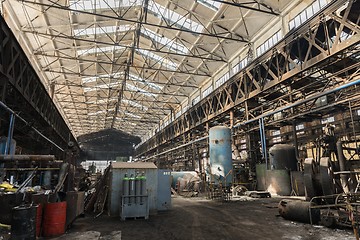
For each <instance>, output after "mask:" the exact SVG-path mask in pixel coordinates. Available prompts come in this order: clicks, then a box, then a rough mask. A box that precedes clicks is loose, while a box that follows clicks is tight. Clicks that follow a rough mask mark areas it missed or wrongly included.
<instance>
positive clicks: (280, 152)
mask: <svg viewBox="0 0 360 240" xmlns="http://www.w3.org/2000/svg"><path fill="white" fill-rule="evenodd" d="M269 155H270V167H271V169H276V170H290V171H297V159H296V153H295V147H294V146H292V145H289V144H276V145H274V146H272V147H271V148H270V149H269Z"/></svg>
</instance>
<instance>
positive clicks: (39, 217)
mask: <svg viewBox="0 0 360 240" xmlns="http://www.w3.org/2000/svg"><path fill="white" fill-rule="evenodd" d="M42 210H43V205H42V204H38V207H37V209H36V236H37V237H40V230H41V222H42Z"/></svg>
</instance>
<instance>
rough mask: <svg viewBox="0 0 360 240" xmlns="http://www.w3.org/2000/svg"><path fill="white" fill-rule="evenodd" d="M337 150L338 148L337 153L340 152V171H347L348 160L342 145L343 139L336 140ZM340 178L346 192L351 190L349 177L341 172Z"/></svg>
mask: <svg viewBox="0 0 360 240" xmlns="http://www.w3.org/2000/svg"><path fill="white" fill-rule="evenodd" d="M336 150H337V154H338V161H339V166H340V171H346V170H347V169H346V160H345V156H344V153H343V147H342V142H341V140H339V141H337V142H336ZM340 178H341V185H342V187H343V190H344V192H345V193H348V192H349V184H348V179H347V176H346V174H340Z"/></svg>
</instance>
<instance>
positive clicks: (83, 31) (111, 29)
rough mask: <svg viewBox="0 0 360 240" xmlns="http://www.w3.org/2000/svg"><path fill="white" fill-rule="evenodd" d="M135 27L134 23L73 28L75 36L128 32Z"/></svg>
mask: <svg viewBox="0 0 360 240" xmlns="http://www.w3.org/2000/svg"><path fill="white" fill-rule="evenodd" d="M133 29H135V27H134V25H130V24H122V25H119V26H104V27H88V28H78V29H73V31H74V36H75V37H80V36H92V35H95V34H96V35H98V34H113V33H116V32H127V31H130V30H133Z"/></svg>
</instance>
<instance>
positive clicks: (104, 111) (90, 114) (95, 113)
mask: <svg viewBox="0 0 360 240" xmlns="http://www.w3.org/2000/svg"><path fill="white" fill-rule="evenodd" d="M114 110H115V108H111V109H107V110H101V111H97V112H91V113H88V114H87V115H88V116H95V115H99V114H102V113H106V112H111V111H114Z"/></svg>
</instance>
